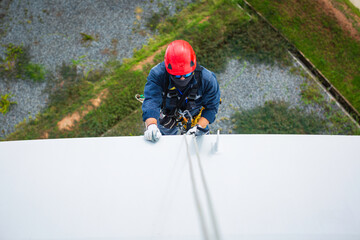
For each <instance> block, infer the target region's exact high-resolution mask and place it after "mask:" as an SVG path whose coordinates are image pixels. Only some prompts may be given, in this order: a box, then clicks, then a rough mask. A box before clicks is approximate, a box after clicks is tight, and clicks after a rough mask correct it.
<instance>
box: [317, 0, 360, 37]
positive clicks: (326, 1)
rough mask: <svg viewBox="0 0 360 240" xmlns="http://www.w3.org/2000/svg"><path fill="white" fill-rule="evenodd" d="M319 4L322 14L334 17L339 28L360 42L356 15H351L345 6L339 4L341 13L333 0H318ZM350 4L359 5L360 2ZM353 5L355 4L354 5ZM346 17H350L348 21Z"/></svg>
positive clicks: (359, 24)
mask: <svg viewBox="0 0 360 240" xmlns="http://www.w3.org/2000/svg"><path fill="white" fill-rule="evenodd" d="M318 2H319V4H321V7H322V8H323V10H324V12H325V13H326V14H328V15H331V16H334V17H335V18H336V20H337V22H338V23H339V24H340V26H341V27H342V28H343V29H345V30H346V31H348V32H349V34H350V36H351V37H352V38H354V39H356V40H358V41H360V32H359V30H358V29H359V28H360V18H359V16H357V15H356V14H354V13H352V12H351V11H350V9H349V8H348V7H347V5H346V4H341V7H342V8H343V11H341V10H340V9H339V7H338V6H340V5H337V4H339V3H336V2H335V1H334V0H318ZM352 2H354V3H356V2H357V3H358V4H359V5H360V0H353V1H352ZM354 5H355V4H354ZM348 16H351V17H352V18H351V19H350V18H349V17H348Z"/></svg>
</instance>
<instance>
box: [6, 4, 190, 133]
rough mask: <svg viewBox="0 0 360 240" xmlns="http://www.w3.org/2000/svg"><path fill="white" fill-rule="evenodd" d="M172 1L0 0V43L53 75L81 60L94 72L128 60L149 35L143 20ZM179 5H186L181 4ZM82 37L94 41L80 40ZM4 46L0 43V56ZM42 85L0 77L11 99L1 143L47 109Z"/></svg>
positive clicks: (173, 8) (172, 11) (173, 10)
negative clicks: (24, 52) (26, 50)
mask: <svg viewBox="0 0 360 240" xmlns="http://www.w3.org/2000/svg"><path fill="white" fill-rule="evenodd" d="M177 2H180V1H171V0H160V1H159V0H155V1H143V0H64V1H52V0H13V1H9V0H3V1H1V5H0V20H1V21H0V34H1V33H2V34H1V35H0V40H1V43H2V44H4V45H5V44H9V43H12V44H15V45H21V44H23V45H24V46H29V47H30V54H31V56H32V59H31V61H32V62H34V63H37V64H42V65H43V66H44V67H45V68H46V69H47V70H48V71H50V72H52V73H54V72H55V71H56V68H57V67H58V66H60V65H61V64H62V63H63V62H65V63H68V64H71V63H72V60H79V59H83V61H85V63H86V64H87V65H88V66H89V68H91V67H96V68H99V67H101V66H102V64H104V63H105V62H107V61H108V60H110V59H111V58H116V59H118V60H120V61H121V60H122V59H123V58H131V57H132V55H133V49H134V48H137V49H140V48H141V47H142V46H143V45H144V44H146V43H147V41H148V39H149V37H151V33H149V31H146V28H145V23H146V19H147V18H149V17H150V16H151V15H152V11H154V12H159V10H160V9H159V7H161V4H163V5H165V6H167V7H168V8H169V11H170V14H174V13H175V11H176V7H177V6H176V5H177V4H178V3H177ZM182 2H185V3H187V2H191V0H186V1H182ZM81 33H85V34H88V35H91V36H93V37H94V38H95V39H96V41H90V42H84V41H82V35H81ZM4 52H5V48H4V46H2V45H0V56H1V57H4ZM45 87H46V84H44V83H40V84H39V83H34V82H32V81H31V80H27V79H24V80H9V79H1V78H0V94H6V93H9V92H10V93H12V94H14V95H15V96H14V97H13V98H12V100H13V101H17V102H18V104H17V105H13V106H12V109H11V111H10V112H9V113H8V114H7V115H5V116H3V115H0V139H1V138H4V137H5V135H7V134H9V133H11V132H12V131H14V126H15V125H16V124H18V123H19V122H21V121H23V120H24V118H26V119H28V118H29V116H35V115H36V114H37V113H39V111H41V109H43V108H44V107H45V106H46V101H47V98H48V96H47V94H46V93H43V90H44V89H45Z"/></svg>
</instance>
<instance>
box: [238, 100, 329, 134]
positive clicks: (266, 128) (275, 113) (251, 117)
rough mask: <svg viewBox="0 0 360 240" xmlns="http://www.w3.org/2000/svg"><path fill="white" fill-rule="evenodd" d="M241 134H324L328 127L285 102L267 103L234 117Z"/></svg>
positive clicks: (315, 117)
mask: <svg viewBox="0 0 360 240" xmlns="http://www.w3.org/2000/svg"><path fill="white" fill-rule="evenodd" d="M232 119H233V122H234V123H235V127H234V131H235V132H236V133H239V134H323V133H324V132H325V131H326V125H325V123H324V121H323V120H322V119H320V118H319V117H317V116H316V115H313V114H306V113H304V112H303V111H301V110H300V109H298V108H289V105H288V104H287V103H284V102H266V103H265V105H264V106H261V107H256V108H254V109H251V110H248V111H243V112H237V113H235V114H234V116H233V117H232Z"/></svg>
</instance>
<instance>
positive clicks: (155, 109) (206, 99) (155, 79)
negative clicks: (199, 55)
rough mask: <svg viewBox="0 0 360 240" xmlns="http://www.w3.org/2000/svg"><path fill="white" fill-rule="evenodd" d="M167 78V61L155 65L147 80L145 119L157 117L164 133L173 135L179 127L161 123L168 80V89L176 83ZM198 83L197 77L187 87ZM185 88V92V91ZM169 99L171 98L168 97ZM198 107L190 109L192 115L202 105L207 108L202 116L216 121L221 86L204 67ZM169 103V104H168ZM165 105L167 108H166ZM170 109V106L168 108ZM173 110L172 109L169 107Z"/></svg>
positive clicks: (143, 108) (144, 107)
mask: <svg viewBox="0 0 360 240" xmlns="http://www.w3.org/2000/svg"><path fill="white" fill-rule="evenodd" d="M165 78H166V68H165V63H164V62H162V63H159V64H158V65H156V66H155V67H153V68H152V69H151V71H150V73H149V76H148V77H147V82H146V85H145V89H144V96H145V100H144V102H143V104H142V110H143V115H142V117H143V121H145V120H146V119H148V118H155V119H156V120H157V122H158V127H159V129H160V131H161V133H162V134H163V135H173V134H176V133H177V128H176V127H175V128H173V129H167V128H165V127H163V126H161V125H160V124H159V117H160V111H161V107H162V102H163V95H164V94H165V87H166V81H170V83H169V86H168V89H172V88H173V87H174V84H173V83H172V81H171V79H170V78H169V79H165ZM196 83H197V80H196V79H195V77H194V78H193V79H192V80H191V81H190V82H189V84H188V86H187V88H189V87H192V86H194V84H196ZM185 91H186V89H185V90H183V92H185ZM181 95H182V94H181V92H180V91H178V97H179V98H180V97H181ZM166 101H169V98H168V97H167V98H166ZM195 104H196V107H194V108H193V109H189V111H190V113H191V115H192V116H196V115H197V114H198V113H199V112H200V109H201V107H204V108H205V109H204V110H203V111H202V114H201V116H202V117H204V118H206V119H207V120H208V121H209V123H212V122H214V121H215V116H216V113H217V111H218V108H219V104H220V88H219V83H218V82H217V79H216V76H215V74H214V73H213V72H211V71H209V70H208V69H206V68H203V69H202V79H201V84H200V86H198V90H197V96H196V100H195ZM166 105H168V104H166ZM166 105H165V108H166ZM185 108H186V103H185V101H184V103H183V106H182V107H181V110H185ZM167 109H168V108H167ZM168 110H171V109H168Z"/></svg>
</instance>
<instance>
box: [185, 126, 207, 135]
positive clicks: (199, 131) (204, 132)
mask: <svg viewBox="0 0 360 240" xmlns="http://www.w3.org/2000/svg"><path fill="white" fill-rule="evenodd" d="M207 134H209V129H207V128H202V127H200V125H196V126H195V127H192V128H190V129H189V131H187V133H186V135H195V136H196V137H197V136H202V135H207Z"/></svg>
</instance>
